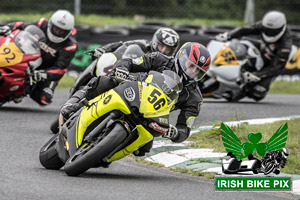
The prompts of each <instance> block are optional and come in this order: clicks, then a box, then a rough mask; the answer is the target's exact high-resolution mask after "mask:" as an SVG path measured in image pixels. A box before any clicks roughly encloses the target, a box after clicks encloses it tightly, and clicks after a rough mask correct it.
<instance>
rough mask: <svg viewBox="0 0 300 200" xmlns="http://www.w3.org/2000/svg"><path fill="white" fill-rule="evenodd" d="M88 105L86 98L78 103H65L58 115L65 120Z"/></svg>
mask: <svg viewBox="0 0 300 200" xmlns="http://www.w3.org/2000/svg"><path fill="white" fill-rule="evenodd" d="M85 105H88V100H87V99H86V98H84V99H82V100H81V101H80V102H78V103H74V104H71V103H66V104H65V105H64V106H63V107H62V108H61V109H60V113H61V115H62V116H63V117H64V119H65V120H67V119H69V118H70V116H72V115H73V114H74V113H75V112H77V111H78V110H79V109H80V108H81V107H83V106H85Z"/></svg>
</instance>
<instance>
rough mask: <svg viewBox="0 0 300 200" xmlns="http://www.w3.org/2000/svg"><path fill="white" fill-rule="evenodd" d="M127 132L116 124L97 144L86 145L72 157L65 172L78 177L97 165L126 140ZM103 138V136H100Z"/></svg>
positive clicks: (119, 124) (120, 125)
mask: <svg viewBox="0 0 300 200" xmlns="http://www.w3.org/2000/svg"><path fill="white" fill-rule="evenodd" d="M126 136H127V130H126V129H125V127H124V126H123V124H121V123H115V124H114V127H113V128H112V130H111V131H110V132H109V133H108V134H107V135H104V136H103V138H102V140H100V142H98V143H97V144H95V143H93V142H91V143H84V144H82V145H81V147H80V148H79V149H78V150H77V152H76V153H75V154H74V155H73V156H71V157H70V158H69V159H68V160H67V162H66V164H65V166H64V170H65V172H66V174H67V175H69V176H78V175H80V174H82V173H84V172H85V171H87V170H88V169H90V168H92V167H94V166H95V165H97V164H98V163H99V162H100V161H101V160H102V159H103V158H104V157H105V156H107V155H108V154H109V153H111V152H112V151H113V150H115V149H116V148H117V147H118V146H119V145H120V144H121V143H122V142H123V141H124V140H125V138H126ZM100 137H101V136H100Z"/></svg>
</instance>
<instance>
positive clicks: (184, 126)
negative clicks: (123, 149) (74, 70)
mask: <svg viewBox="0 0 300 200" xmlns="http://www.w3.org/2000/svg"><path fill="white" fill-rule="evenodd" d="M210 60H211V59H210V54H209V52H208V50H207V49H206V48H205V47H204V46H203V45H200V44H199V43H186V44H184V45H183V46H182V47H181V48H180V49H179V51H178V53H177V54H176V56H175V58H174V57H168V56H166V55H163V54H161V53H159V52H154V53H150V54H145V55H143V56H142V57H139V58H136V59H130V58H126V59H121V60H119V61H117V62H116V64H115V65H114V69H115V70H114V71H116V70H118V69H121V70H122V71H124V72H149V71H150V70H154V71H160V72H161V71H163V70H165V69H171V70H172V71H175V72H176V73H177V74H178V75H179V76H180V77H181V78H182V80H183V90H182V91H181V93H180V94H179V99H178V102H177V103H176V105H175V109H180V110H181V111H180V114H179V116H178V119H177V123H176V128H175V127H174V126H172V130H169V131H173V132H174V134H172V136H171V137H169V138H170V139H171V140H172V141H173V142H182V141H184V140H186V139H187V138H188V137H189V134H190V130H191V127H192V125H193V123H194V120H195V118H196V117H197V116H198V115H199V112H200V108H201V105H202V101H203V99H202V95H201V92H200V89H199V87H198V84H197V82H196V81H198V80H200V79H201V78H202V77H203V76H204V75H205V73H206V71H207V70H208V68H209V65H210ZM117 85H118V83H117V82H116V81H115V79H113V78H110V77H106V76H104V77H99V78H94V79H92V80H91V81H90V82H89V84H88V86H87V87H85V88H84V89H82V90H79V91H77V92H76V93H75V94H74V95H73V96H72V97H71V98H70V99H69V100H68V101H67V102H66V103H65V105H64V106H63V107H62V109H61V114H62V116H63V117H64V118H66V119H67V118H68V117H69V116H70V115H71V114H72V113H74V112H75V111H76V110H78V109H79V108H80V107H81V106H82V103H78V102H82V101H80V100H81V99H83V98H86V99H88V100H89V99H92V98H94V97H96V96H98V95H99V94H101V93H103V92H105V91H107V90H109V89H111V88H114V87H116V86H117ZM151 147H152V142H150V143H148V144H146V145H144V146H143V147H142V148H140V149H139V151H138V152H135V153H134V154H135V155H136V156H143V155H145V153H147V152H149V151H150V149H151Z"/></svg>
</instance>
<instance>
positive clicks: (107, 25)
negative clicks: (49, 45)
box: [0, 0, 300, 72]
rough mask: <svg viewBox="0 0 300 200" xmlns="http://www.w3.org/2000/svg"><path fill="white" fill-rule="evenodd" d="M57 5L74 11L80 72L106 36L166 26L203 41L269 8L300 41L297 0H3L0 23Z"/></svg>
mask: <svg viewBox="0 0 300 200" xmlns="http://www.w3.org/2000/svg"><path fill="white" fill-rule="evenodd" d="M57 9H67V10H69V11H70V12H72V13H73V14H75V16H76V24H77V25H76V28H77V31H78V33H77V41H78V44H79V48H78V51H77V53H76V56H75V58H74V59H73V61H72V66H71V67H70V70H73V69H75V71H79V72H80V71H82V70H83V69H84V68H85V67H87V66H88V65H89V64H90V59H89V56H87V55H85V54H84V51H86V50H89V49H93V48H96V47H99V46H101V45H105V44H107V43H110V42H115V41H126V40H132V39H148V40H151V38H152V35H153V33H154V32H155V31H156V30H157V29H158V28H159V27H162V26H167V27H171V28H173V29H175V30H176V31H177V32H178V33H179V35H180V38H181V44H183V43H185V42H187V41H196V42H200V43H202V44H204V45H206V44H207V43H208V42H209V41H210V40H211V39H212V38H213V37H214V36H215V35H216V34H218V33H222V32H225V31H228V30H231V29H233V28H235V27H236V26H241V25H245V24H251V23H254V22H256V21H258V20H260V19H261V18H262V16H263V15H264V14H265V13H266V12H267V11H269V10H279V11H282V12H284V13H285V14H286V17H287V21H288V25H289V28H290V29H291V31H292V37H293V41H294V44H295V45H297V46H300V23H299V22H300V12H299V10H300V1H299V0H285V1H282V0H263V1H258V0H213V1H212V0H151V1H144V0H110V1H107V0H68V1H61V0H51V1H48V2H46V1H40V0H1V5H0V25H4V24H6V23H8V22H10V21H17V20H25V21H26V20H30V21H35V20H38V19H39V18H41V17H46V18H49V17H50V15H51V14H52V13H53V12H54V11H55V10H57ZM16 14H17V16H16ZM98 16H102V17H100V18H99V17H98ZM254 37H255V36H254ZM299 61H300V59H299ZM299 68H300V67H299Z"/></svg>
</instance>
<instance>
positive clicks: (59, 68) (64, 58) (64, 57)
mask: <svg viewBox="0 0 300 200" xmlns="http://www.w3.org/2000/svg"><path fill="white" fill-rule="evenodd" d="M76 49H77V44H76V41H75V42H70V43H69V45H67V46H65V47H64V48H61V49H59V50H58V52H57V54H56V55H57V56H58V58H57V60H56V61H55V63H54V64H53V65H52V66H51V67H49V68H47V69H46V70H45V72H46V73H47V79H48V80H52V81H58V80H60V79H61V78H62V77H63V75H64V74H65V73H66V71H67V67H68V66H69V65H70V63H71V60H72V59H73V57H74V56H75V52H76ZM43 59H46V58H43ZM45 62H47V61H45V60H43V63H45Z"/></svg>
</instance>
